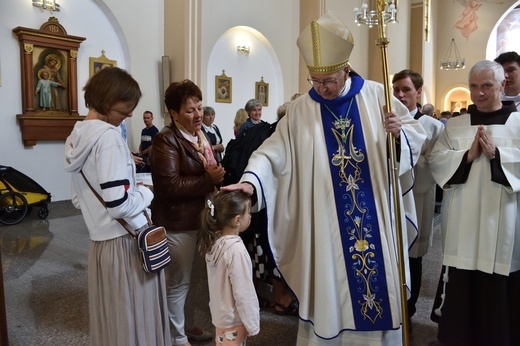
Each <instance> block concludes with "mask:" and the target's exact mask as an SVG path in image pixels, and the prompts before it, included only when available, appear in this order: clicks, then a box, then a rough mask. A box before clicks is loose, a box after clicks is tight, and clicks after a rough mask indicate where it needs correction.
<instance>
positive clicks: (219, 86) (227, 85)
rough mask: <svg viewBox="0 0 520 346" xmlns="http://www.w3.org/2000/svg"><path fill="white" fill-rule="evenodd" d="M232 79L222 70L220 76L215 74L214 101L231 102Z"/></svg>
mask: <svg viewBox="0 0 520 346" xmlns="http://www.w3.org/2000/svg"><path fill="white" fill-rule="evenodd" d="M231 86H232V79H231V77H228V76H226V73H225V70H222V74H221V75H220V76H215V102H222V103H231V100H232V89H231Z"/></svg>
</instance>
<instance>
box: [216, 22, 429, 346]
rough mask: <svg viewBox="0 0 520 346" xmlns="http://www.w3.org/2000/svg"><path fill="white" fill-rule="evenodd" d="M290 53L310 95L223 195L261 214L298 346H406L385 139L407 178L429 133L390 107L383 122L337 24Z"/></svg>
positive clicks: (316, 28) (376, 91)
mask: <svg viewBox="0 0 520 346" xmlns="http://www.w3.org/2000/svg"><path fill="white" fill-rule="evenodd" d="M297 44H298V47H299V49H300V53H301V54H302V56H303V58H304V60H305V63H306V65H307V67H308V69H309V79H308V80H309V83H310V84H311V86H312V87H311V89H310V90H309V91H308V92H307V93H306V94H304V95H302V96H301V97H299V98H297V99H296V100H294V101H293V102H291V104H290V106H289V108H288V111H287V114H286V116H285V117H284V118H282V119H281V120H280V122H279V123H278V126H277V128H276V131H275V132H274V134H273V135H272V136H271V137H269V138H268V139H267V140H266V141H265V142H264V143H263V144H262V145H261V146H260V148H259V149H258V150H256V151H255V153H253V155H252V156H251V158H250V160H249V163H248V166H247V168H246V170H245V172H244V174H243V176H242V178H241V183H239V184H236V185H230V186H228V187H224V188H222V189H226V190H230V189H242V190H243V191H245V192H246V193H249V194H250V195H252V196H253V200H256V205H255V208H256V209H257V210H258V209H261V208H266V209H267V215H268V234H269V242H270V244H271V247H272V251H273V254H274V257H275V260H276V264H277V266H278V269H279V271H280V272H281V273H282V275H283V277H284V278H285V280H286V281H287V283H288V284H289V286H290V287H291V289H292V290H293V291H294V293H295V295H296V297H297V298H298V301H299V304H300V309H299V315H300V325H299V330H298V336H297V344H298V345H363V346H365V345H401V344H402V341H401V338H402V336H401V331H400V326H401V308H400V299H401V298H400V285H399V267H398V263H397V249H396V247H395V244H396V239H395V234H396V233H395V232H396V229H395V224H394V219H395V216H394V215H392V213H393V208H392V206H391V200H392V198H391V189H390V186H389V181H390V177H389V170H388V165H387V161H388V157H389V153H388V150H387V133H390V134H391V135H393V136H394V137H395V139H396V143H397V145H396V146H397V155H396V156H397V157H398V169H399V174H406V173H408V172H409V171H410V170H411V169H412V167H413V165H414V163H415V162H417V160H418V157H419V154H420V150H421V146H422V144H423V142H424V140H425V134H424V130H423V128H422V127H421V125H420V124H419V123H418V122H417V120H414V119H413V118H412V116H410V114H409V112H408V109H406V108H405V107H404V106H403V105H402V104H401V102H399V101H398V100H397V99H396V98H392V107H393V109H394V111H393V112H391V113H387V112H385V95H384V88H383V85H381V84H379V83H375V82H372V81H368V80H364V79H363V78H362V77H361V76H359V75H358V74H357V73H356V72H354V71H353V70H352V68H351V67H350V65H349V56H350V53H351V51H352V48H353V47H354V40H353V37H352V35H351V33H350V30H349V29H348V28H347V27H346V25H345V24H344V23H343V22H342V21H340V20H339V19H338V18H337V17H335V16H334V15H333V14H331V13H330V12H327V13H326V14H325V15H323V16H322V17H321V18H320V19H318V20H317V21H312V22H311V24H310V25H309V26H308V27H307V28H306V29H305V30H304V31H303V32H302V33H301V34H300V36H299V38H298V41H297ZM383 118H384V121H383ZM396 188H397V189H398V191H397V192H398V194H399V196H401V193H402V191H401V187H400V186H397V187H396ZM253 211H254V210H253ZM401 217H402V219H403V220H404V211H403V212H401ZM406 238H407V237H406V236H404V239H405V241H404V243H405V246H407V239H406ZM412 240H413V239H411V240H410V241H412ZM407 260H408V259H407V258H406V261H407ZM405 268H408V263H405Z"/></svg>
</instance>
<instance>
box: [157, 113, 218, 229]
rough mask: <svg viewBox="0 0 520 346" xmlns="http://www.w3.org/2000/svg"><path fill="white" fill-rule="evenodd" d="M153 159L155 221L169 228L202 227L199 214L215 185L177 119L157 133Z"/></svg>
mask: <svg viewBox="0 0 520 346" xmlns="http://www.w3.org/2000/svg"><path fill="white" fill-rule="evenodd" d="M150 161H151V162H150V163H151V168H152V180H153V190H154V195H155V196H154V199H153V201H152V205H151V209H152V219H153V223H154V224H155V225H158V226H164V228H166V230H168V231H190V230H198V229H200V221H199V214H200V212H201V211H202V210H203V209H204V206H205V204H206V198H207V196H208V194H209V193H211V192H213V191H215V185H214V184H213V180H212V179H211V176H210V175H209V174H208V173H207V172H206V170H205V169H204V165H203V163H202V160H201V159H200V158H199V155H198V154H197V151H196V150H195V148H193V146H192V145H191V143H190V142H189V141H188V140H187V139H186V138H184V137H183V136H182V134H181V132H180V131H179V129H178V128H177V127H176V126H175V123H174V122H172V123H171V124H170V125H168V126H166V127H164V128H163V129H162V130H161V131H160V132H159V133H158V134H157V135H155V137H154V139H153V145H152V151H151V155H150Z"/></svg>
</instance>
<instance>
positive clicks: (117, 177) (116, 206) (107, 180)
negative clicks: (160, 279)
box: [65, 120, 153, 241]
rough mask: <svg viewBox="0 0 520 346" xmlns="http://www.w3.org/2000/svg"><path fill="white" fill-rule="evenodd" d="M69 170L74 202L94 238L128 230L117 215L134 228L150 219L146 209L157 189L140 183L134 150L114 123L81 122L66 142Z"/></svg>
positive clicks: (66, 163) (100, 238)
mask: <svg viewBox="0 0 520 346" xmlns="http://www.w3.org/2000/svg"><path fill="white" fill-rule="evenodd" d="M65 170H66V171H67V172H69V173H72V202H73V203H74V206H76V207H77V208H81V212H82V214H83V218H84V219H85V223H86V224H87V227H88V230H89V233H90V239H92V240H94V241H103V240H108V239H113V238H117V237H120V236H122V235H125V234H127V231H126V230H125V229H124V228H123V226H121V225H120V224H119V222H118V221H117V220H116V218H124V219H125V220H126V221H127V222H128V224H129V225H130V226H131V227H132V228H134V229H138V228H140V227H142V226H143V225H145V224H146V223H147V220H146V217H145V216H144V214H143V210H145V208H146V207H148V206H149V205H150V203H151V201H152V199H153V193H152V192H151V191H150V190H149V189H148V188H146V187H144V186H142V185H139V186H136V179H135V165H134V161H133V159H132V154H131V153H130V150H129V149H128V146H127V145H126V143H125V142H124V140H123V138H122V137H121V134H120V133H119V131H118V129H117V128H116V127H114V126H113V125H110V124H108V123H106V122H104V121H101V120H84V121H80V122H77V123H76V125H75V126H74V129H73V130H72V133H71V134H70V136H69V137H68V138H67V140H66V142H65ZM81 171H83V173H84V174H85V176H86V177H87V179H88V181H89V182H90V184H91V185H92V187H93V188H94V189H95V190H96V192H97V193H98V194H99V195H100V196H101V198H102V199H103V200H104V201H105V203H106V206H107V207H106V208H105V207H104V206H103V205H102V204H101V202H100V201H99V200H98V199H97V198H96V196H95V195H94V194H93V193H92V191H91V190H90V188H89V187H88V185H87V183H86V182H85V180H84V179H83V177H82V175H81Z"/></svg>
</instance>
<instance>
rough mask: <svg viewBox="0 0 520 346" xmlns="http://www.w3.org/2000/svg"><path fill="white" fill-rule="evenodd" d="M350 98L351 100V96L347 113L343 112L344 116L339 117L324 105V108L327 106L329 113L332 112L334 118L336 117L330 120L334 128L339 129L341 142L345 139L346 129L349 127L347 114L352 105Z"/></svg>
mask: <svg viewBox="0 0 520 346" xmlns="http://www.w3.org/2000/svg"><path fill="white" fill-rule="evenodd" d="M352 100H353V98H352V99H350V103H349V104H348V108H347V113H345V116H344V117H342V116H340V117H339V118H338V116H337V115H336V114H334V112H333V111H332V110H331V109H330V108H329V106H327V105H325V108H327V110H328V111H329V112H330V114H332V115H333V116H334V118H335V119H336V120H334V121H333V122H332V124H333V125H334V128H335V129H336V130H340V131H341V140H342V141H343V142H345V140H346V139H347V134H346V130H347V129H348V128H349V127H350V119H349V117H348V115H349V113H350V107H351V106H352Z"/></svg>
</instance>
